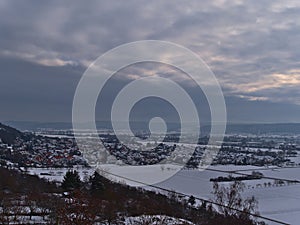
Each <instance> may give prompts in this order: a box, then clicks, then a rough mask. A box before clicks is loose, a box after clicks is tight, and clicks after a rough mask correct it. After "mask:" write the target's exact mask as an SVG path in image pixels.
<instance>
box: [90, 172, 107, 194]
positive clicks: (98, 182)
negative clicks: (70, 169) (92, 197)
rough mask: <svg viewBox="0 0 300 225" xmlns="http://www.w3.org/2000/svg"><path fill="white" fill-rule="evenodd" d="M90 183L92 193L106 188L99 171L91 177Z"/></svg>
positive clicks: (97, 192)
mask: <svg viewBox="0 0 300 225" xmlns="http://www.w3.org/2000/svg"><path fill="white" fill-rule="evenodd" d="M90 183H91V193H92V194H100V193H102V191H103V190H104V184H103V179H102V176H101V175H100V174H99V173H97V171H95V172H94V174H93V176H91V177H90Z"/></svg>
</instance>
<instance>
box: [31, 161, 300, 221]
mask: <svg viewBox="0 0 300 225" xmlns="http://www.w3.org/2000/svg"><path fill="white" fill-rule="evenodd" d="M210 168H211V169H216V170H224V171H241V172H242V173H245V174H250V173H251V172H252V171H253V170H255V171H260V172H262V173H263V175H264V176H267V177H274V178H284V179H291V180H300V168H297V167H295V168H265V167H255V166H234V165H229V166H211V167H210ZM76 169H77V170H78V171H79V173H80V176H81V178H82V179H87V178H88V176H90V175H91V174H92V173H93V172H94V169H87V168H82V167H78V168H76ZM67 170H68V169H67V168H59V169H53V168H51V169H46V168H44V169H42V168H30V169H29V172H30V173H31V174H37V175H39V176H40V177H44V178H46V179H49V180H57V181H61V180H62V178H63V176H64V174H65V172H66V171H67ZM177 170H178V168H177V167H174V168H173V167H172V166H167V165H165V166H164V167H161V166H160V165H156V166H143V167H139V166H138V167H134V166H127V167H119V166H117V165H108V166H107V168H106V171H107V172H109V173H114V174H118V175H121V176H124V177H127V176H130V177H131V178H133V179H135V180H139V181H142V182H146V183H153V182H154V181H155V180H160V181H161V180H163V178H164V177H167V176H170V175H173V174H174V173H176V172H177ZM43 174H44V175H43ZM45 174H50V175H45ZM227 175H228V173H223V172H219V171H209V170H205V171H198V170H182V171H179V172H178V173H177V174H175V175H174V176H172V177H171V178H169V179H167V180H165V181H162V182H161V183H159V184H158V185H159V186H161V187H164V188H167V189H172V190H175V191H178V192H182V193H185V194H188V195H194V196H198V197H201V198H206V199H213V196H212V194H211V191H212V182H210V181H209V179H210V178H216V177H218V176H227ZM113 179H114V180H118V181H121V182H126V180H125V179H124V178H118V177H114V178H113ZM244 182H245V183H246V189H245V192H244V196H245V197H246V196H252V195H254V196H255V197H256V198H257V199H258V201H259V211H260V213H261V215H263V216H266V217H269V218H273V219H277V220H280V221H283V222H287V223H290V224H295V225H297V224H299V221H300V184H299V183H298V184H287V183H285V184H283V185H281V186H280V185H275V184H274V180H271V179H260V180H250V181H244ZM127 183H128V184H130V185H133V186H136V185H137V184H136V183H134V182H132V181H127ZM268 183H270V185H267V184H268ZM268 224H272V223H269V222H268ZM274 224H275V223H274Z"/></svg>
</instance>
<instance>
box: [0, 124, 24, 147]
mask: <svg viewBox="0 0 300 225" xmlns="http://www.w3.org/2000/svg"><path fill="white" fill-rule="evenodd" d="M17 137H19V138H24V134H23V133H22V132H21V131H19V130H17V129H15V128H12V127H10V126H6V125H4V124H2V123H0V139H1V140H2V142H3V143H5V144H9V145H11V144H12V143H13V142H14V140H16V138H17Z"/></svg>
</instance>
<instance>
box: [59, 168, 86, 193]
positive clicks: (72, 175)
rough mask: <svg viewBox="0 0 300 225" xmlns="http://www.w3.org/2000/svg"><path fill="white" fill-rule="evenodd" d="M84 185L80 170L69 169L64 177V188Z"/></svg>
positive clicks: (68, 188)
mask: <svg viewBox="0 0 300 225" xmlns="http://www.w3.org/2000/svg"><path fill="white" fill-rule="evenodd" d="M81 185H82V183H81V180H80V176H79V174H78V172H77V171H76V170H74V171H71V170H69V171H68V172H67V173H66V174H65V176H64V179H63V182H62V185H61V186H62V188H63V189H65V190H68V191H71V190H74V189H77V188H80V187H81Z"/></svg>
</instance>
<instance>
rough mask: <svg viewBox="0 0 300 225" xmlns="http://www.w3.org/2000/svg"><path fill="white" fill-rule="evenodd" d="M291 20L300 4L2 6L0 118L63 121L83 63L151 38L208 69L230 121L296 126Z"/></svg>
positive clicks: (297, 59) (299, 28)
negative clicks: (182, 50) (185, 51)
mask: <svg viewBox="0 0 300 225" xmlns="http://www.w3.org/2000/svg"><path fill="white" fill-rule="evenodd" d="M299 14H300V2H299V1H289V0H286V1H270V0H269V1H247V2H243V1H239V0H232V1H226V0H215V1H197V0H195V1H160V2H158V1H157V2H151V1H126V3H125V2H124V1H90V2H88V3H87V2H83V1H70V0H69V1H63V2H62V1H51V2H50V1H49V2H41V1H8V0H7V1H1V3H0V32H1V35H0V56H1V58H0V65H1V67H0V68H1V69H0V74H1V75H0V76H1V84H0V93H1V96H0V100H1V101H0V102H1V106H2V110H1V114H0V116H1V119H2V120H8V119H9V120H52V121H58V120H60V121H61V120H70V114H71V104H72V97H73V94H74V91H75V88H76V84H77V82H78V81H79V79H80V76H81V74H82V72H83V71H84V68H85V67H86V66H88V65H89V63H90V62H92V61H93V60H94V59H95V58H96V57H98V56H99V55H101V54H103V53H104V52H105V51H107V50H109V49H111V48H112V47H116V46H118V45H120V44H123V43H126V42H130V41H137V40H143V39H159V40H165V41H173V42H176V43H178V44H182V45H184V46H186V47H188V48H190V49H191V50H193V51H194V52H196V53H197V54H199V56H200V57H202V58H203V59H204V60H205V61H206V62H207V63H208V65H209V66H210V67H211V69H212V70H213V71H214V72H215V74H216V76H217V77H218V79H219V81H220V84H221V86H222V87H223V89H224V92H225V94H226V98H227V105H228V111H229V113H230V114H229V119H230V120H232V121H243V120H245V122H247V121H268V122H270V121H300V120H299V119H298V117H297V115H299V114H298V113H299V111H300V110H299V106H298V105H300V91H299V88H298V87H299V85H300V45H299V40H300V17H299ZM146 68H147V69H148V70H149V68H148V67H146ZM134 71H136V72H135V73H133V72H134ZM137 71H140V70H133V71H132V73H133V74H130V75H131V77H129V78H132V77H134V76H133V75H139V74H138V72H137ZM114 82H115V84H114V85H115V86H118V85H120V84H122V82H124V80H122V79H116V80H115V81H114ZM181 82H182V83H183V85H187V84H185V81H184V80H181ZM190 91H191V92H193V89H192V87H190ZM107 95H109V92H108V94H107ZM194 95H195V96H197V94H196V93H195V94H194ZM110 98H111V97H110ZM110 98H108V99H110ZM199 104H200V103H199ZM283 107H284V109H285V110H282V108H283ZM270 109H272V110H271V112H270ZM20 111H21V113H20ZM270 114H271V115H270Z"/></svg>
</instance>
